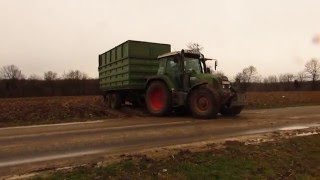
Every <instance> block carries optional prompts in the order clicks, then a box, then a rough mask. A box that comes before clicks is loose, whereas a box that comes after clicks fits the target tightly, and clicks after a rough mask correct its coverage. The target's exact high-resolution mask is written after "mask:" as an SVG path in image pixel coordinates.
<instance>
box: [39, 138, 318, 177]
mask: <svg viewBox="0 0 320 180" xmlns="http://www.w3.org/2000/svg"><path fill="white" fill-rule="evenodd" d="M319 165H320V135H312V136H304V137H294V138H291V139H278V140H276V141H271V142H264V143H260V144H251V145H245V144H244V143H241V142H238V141H227V142H226V143H225V147H224V148H215V146H212V148H210V150H207V151H205V152H190V151H189V150H183V151H180V152H179V153H177V154H174V155H172V156H170V157H166V158H162V159H158V160H155V159H152V158H148V157H147V156H140V157H134V158H132V157H131V158H127V159H124V160H122V161H121V162H119V163H114V164H109V165H106V166H102V167H96V166H92V167H88V166H86V167H79V168H76V169H73V170H71V171H70V170H69V171H57V172H54V173H51V174H47V175H45V176H41V177H40V176H39V177H36V178H35V179H77V180H79V179H317V178H318V177H320V166H319Z"/></svg>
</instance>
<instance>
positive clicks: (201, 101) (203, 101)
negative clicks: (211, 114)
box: [195, 96, 210, 111]
mask: <svg viewBox="0 0 320 180" xmlns="http://www.w3.org/2000/svg"><path fill="white" fill-rule="evenodd" d="M195 103H196V107H197V109H198V110H199V111H207V110H208V108H209V107H210V101H209V99H208V98H207V97H205V96H199V97H197V98H196V102H195Z"/></svg>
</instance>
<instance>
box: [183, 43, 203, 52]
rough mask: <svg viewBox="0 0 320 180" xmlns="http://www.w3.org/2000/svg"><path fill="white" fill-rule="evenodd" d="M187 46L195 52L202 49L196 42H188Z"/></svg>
mask: <svg viewBox="0 0 320 180" xmlns="http://www.w3.org/2000/svg"><path fill="white" fill-rule="evenodd" d="M187 48H188V49H189V50H191V51H193V52H195V53H200V52H201V51H202V50H203V47H202V46H201V45H200V44H198V43H189V44H188V45H187Z"/></svg>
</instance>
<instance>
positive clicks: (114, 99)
mask: <svg viewBox="0 0 320 180" xmlns="http://www.w3.org/2000/svg"><path fill="white" fill-rule="evenodd" d="M121 102H122V100H121V96H120V94H119V93H112V94H111V98H110V104H111V108H112V109H119V108H120V107H121Z"/></svg>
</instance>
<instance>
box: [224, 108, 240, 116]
mask: <svg viewBox="0 0 320 180" xmlns="http://www.w3.org/2000/svg"><path fill="white" fill-rule="evenodd" d="M243 107H244V106H235V107H226V106H223V107H221V111H220V113H221V114H222V115H224V116H236V115H238V114H240V112H241V111H242V109H243Z"/></svg>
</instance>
